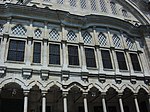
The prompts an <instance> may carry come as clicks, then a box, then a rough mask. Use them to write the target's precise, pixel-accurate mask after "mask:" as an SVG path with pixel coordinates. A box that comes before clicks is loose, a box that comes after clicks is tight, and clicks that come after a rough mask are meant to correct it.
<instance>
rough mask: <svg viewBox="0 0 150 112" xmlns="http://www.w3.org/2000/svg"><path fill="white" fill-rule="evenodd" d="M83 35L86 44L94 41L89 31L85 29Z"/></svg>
mask: <svg viewBox="0 0 150 112" xmlns="http://www.w3.org/2000/svg"><path fill="white" fill-rule="evenodd" d="M82 37H83V41H84V43H85V44H91V43H92V36H91V34H90V33H89V32H88V31H85V32H84V33H83V34H82Z"/></svg>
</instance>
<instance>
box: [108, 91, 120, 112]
mask: <svg viewBox="0 0 150 112" xmlns="http://www.w3.org/2000/svg"><path fill="white" fill-rule="evenodd" d="M106 104H107V111H108V112H119V102H118V93H117V91H116V90H115V89H114V88H109V89H108V91H107V92H106Z"/></svg>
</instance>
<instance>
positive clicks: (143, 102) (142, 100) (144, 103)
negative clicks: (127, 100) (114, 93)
mask: <svg viewBox="0 0 150 112" xmlns="http://www.w3.org/2000/svg"><path fill="white" fill-rule="evenodd" d="M138 104H139V109H140V112H148V107H149V103H148V94H147V92H146V91H145V90H144V89H140V90H139V92H138Z"/></svg>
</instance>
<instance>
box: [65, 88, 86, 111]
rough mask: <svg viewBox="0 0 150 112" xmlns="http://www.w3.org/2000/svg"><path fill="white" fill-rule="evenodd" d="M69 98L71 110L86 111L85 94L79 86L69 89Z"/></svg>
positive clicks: (69, 108) (69, 109)
mask: <svg viewBox="0 0 150 112" xmlns="http://www.w3.org/2000/svg"><path fill="white" fill-rule="evenodd" d="M67 100H68V111H69V112H84V105H83V94H82V92H81V90H80V89H79V88H78V87H77V86H74V87H72V88H71V89H70V90H69V92H68V97H67Z"/></svg>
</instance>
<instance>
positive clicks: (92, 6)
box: [90, 0, 96, 11]
mask: <svg viewBox="0 0 150 112" xmlns="http://www.w3.org/2000/svg"><path fill="white" fill-rule="evenodd" d="M90 3H91V9H92V10H93V11H96V1H95V0H90Z"/></svg>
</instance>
